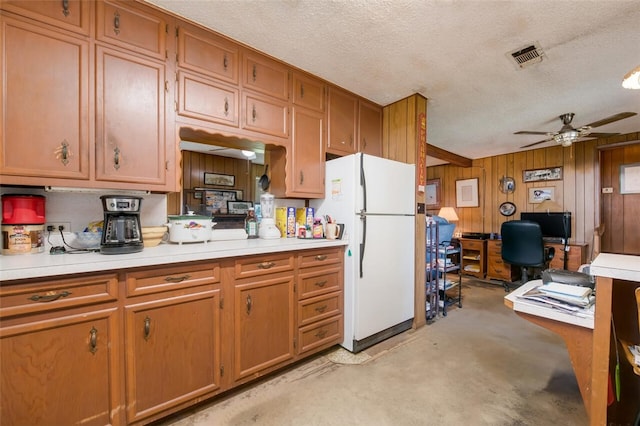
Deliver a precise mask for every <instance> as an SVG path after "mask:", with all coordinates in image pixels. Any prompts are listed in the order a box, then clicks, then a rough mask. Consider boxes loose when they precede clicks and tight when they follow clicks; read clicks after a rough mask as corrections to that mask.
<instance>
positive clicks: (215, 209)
mask: <svg viewBox="0 0 640 426" xmlns="http://www.w3.org/2000/svg"><path fill="white" fill-rule="evenodd" d="M236 196H237V193H236V191H217V190H214V189H209V190H206V191H205V205H206V210H207V213H208V214H226V213H227V211H228V210H227V208H228V207H227V201H236V200H237V198H236Z"/></svg>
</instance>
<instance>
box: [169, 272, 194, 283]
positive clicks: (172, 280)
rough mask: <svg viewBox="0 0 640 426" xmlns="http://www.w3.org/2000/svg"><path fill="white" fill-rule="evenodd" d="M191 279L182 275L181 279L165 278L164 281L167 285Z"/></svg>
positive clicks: (189, 276)
mask: <svg viewBox="0 0 640 426" xmlns="http://www.w3.org/2000/svg"><path fill="white" fill-rule="evenodd" d="M189 278H191V275H188V274H187V275H182V276H181V277H166V278H165V279H164V280H165V281H166V282H168V283H181V282H182V281H186V280H188V279H189Z"/></svg>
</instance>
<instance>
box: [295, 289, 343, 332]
mask: <svg viewBox="0 0 640 426" xmlns="http://www.w3.org/2000/svg"><path fill="white" fill-rule="evenodd" d="M341 313H342V292H340V291H338V292H334V293H330V294H326V295H322V296H318V297H312V298H309V299H305V300H303V301H301V302H298V325H299V326H300V327H302V326H305V325H309V324H311V323H314V322H316V321H320V320H322V319H325V318H329V317H333V316H336V315H339V314H341Z"/></svg>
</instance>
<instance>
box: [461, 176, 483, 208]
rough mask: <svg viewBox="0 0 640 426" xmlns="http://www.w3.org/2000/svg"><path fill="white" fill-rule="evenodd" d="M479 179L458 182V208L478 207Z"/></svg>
mask: <svg viewBox="0 0 640 426" xmlns="http://www.w3.org/2000/svg"><path fill="white" fill-rule="evenodd" d="M478 206H479V204H478V178H472V179H463V180H457V181H456V207H478Z"/></svg>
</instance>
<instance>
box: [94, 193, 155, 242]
mask: <svg viewBox="0 0 640 426" xmlns="http://www.w3.org/2000/svg"><path fill="white" fill-rule="evenodd" d="M100 199H101V200H102V208H103V210H104V224H103V226H102V240H101V242H100V253H103V254H123V253H136V252H139V251H142V249H143V248H144V244H143V242H142V232H141V229H142V227H141V226H140V205H141V204H142V197H136V196H124V195H103V196H101V197H100Z"/></svg>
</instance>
